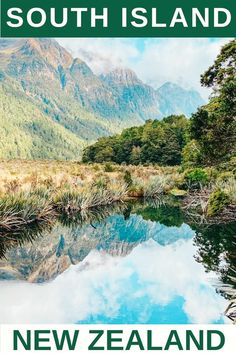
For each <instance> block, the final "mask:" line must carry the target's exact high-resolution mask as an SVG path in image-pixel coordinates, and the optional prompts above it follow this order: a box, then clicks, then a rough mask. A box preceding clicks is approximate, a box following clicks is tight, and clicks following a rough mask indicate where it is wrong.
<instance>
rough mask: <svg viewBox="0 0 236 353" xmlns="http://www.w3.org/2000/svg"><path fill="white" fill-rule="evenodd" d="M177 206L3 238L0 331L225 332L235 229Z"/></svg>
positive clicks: (129, 208) (110, 211)
mask: <svg viewBox="0 0 236 353" xmlns="http://www.w3.org/2000/svg"><path fill="white" fill-rule="evenodd" d="M196 224H197V222H195V221H193V220H189V219H188V218H187V217H186V216H185V215H184V214H183V212H182V211H181V209H180V207H179V206H178V204H176V202H171V203H167V204H165V203H163V204H155V203H146V202H145V203H137V202H132V203H128V204H121V205H116V206H113V207H110V208H104V209H102V210H97V211H94V212H92V213H89V214H83V215H80V217H78V218H74V219H73V218H72V219H67V218H61V219H60V220H57V221H55V222H53V223H52V224H51V225H50V226H48V225H47V226H42V225H40V226H37V227H35V228H30V229H26V230H25V231H24V232H23V233H22V234H4V235H1V236H0V324H4V323H57V324H58V323H117V324H119V323H126V324H127V323H128V324H130V323H135V324H144V323H147V324H155V323H168V324H170V323H173V324H187V323H202V324H207V323H224V322H227V319H226V318H225V317H224V314H223V313H224V311H225V309H226V307H227V305H228V302H227V300H226V298H224V297H223V296H222V295H221V294H220V288H221V287H222V285H223V283H225V284H227V283H228V281H229V280H228V276H229V275H230V271H231V268H232V267H233V266H234V265H235V257H234V256H233V255H232V254H233V250H234V249H233V246H235V245H234V244H233V241H232V239H233V237H234V235H235V234H236V232H235V231H236V225H235V224H229V225H207V224H203V225H196Z"/></svg>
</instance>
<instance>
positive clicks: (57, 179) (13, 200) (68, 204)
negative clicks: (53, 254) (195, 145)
mask: <svg viewBox="0 0 236 353" xmlns="http://www.w3.org/2000/svg"><path fill="white" fill-rule="evenodd" d="M227 168H228V166H227ZM231 169H232V168H231ZM234 173H235V171H234V169H232V170H231V171H230V172H225V171H224V169H223V170H214V169H212V168H206V169H200V168H195V169H187V170H182V169H181V168H179V167H159V166H155V165H150V166H125V165H124V166H120V165H114V164H110V163H107V164H92V165H86V164H80V163H77V162H57V161H16V160H14V161H2V162H0V230H7V231H11V230H17V229H19V228H22V227H24V226H25V225H27V224H32V223H33V222H50V220H51V219H52V218H53V217H54V216H56V215H57V214H67V215H72V214H75V213H79V212H83V211H85V210H89V209H93V208H96V207H101V206H108V205H111V204H113V203H115V202H124V201H126V200H127V199H129V198H147V199H148V198H160V197H161V196H162V195H168V194H169V195H172V196H174V197H178V198H180V199H181V200H182V206H183V208H184V209H185V210H186V212H188V213H189V214H190V215H191V216H193V217H199V220H201V221H203V220H206V219H207V220H209V221H212V222H218V221H219V222H220V221H225V222H227V221H232V220H233V219H234V217H235V204H236V180H235V175H234Z"/></svg>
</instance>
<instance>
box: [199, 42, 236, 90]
mask: <svg viewBox="0 0 236 353" xmlns="http://www.w3.org/2000/svg"><path fill="white" fill-rule="evenodd" d="M235 75H236V40H235V39H234V40H232V41H231V42H229V43H227V44H226V45H225V46H224V47H223V48H222V50H221V52H220V54H219V55H218V56H217V58H216V60H215V62H214V64H213V65H212V66H211V67H210V68H209V69H208V70H207V71H206V72H205V73H204V74H203V75H202V76H201V84H202V85H203V86H206V87H212V86H216V85H222V84H223V83H224V82H225V81H227V80H228V79H231V78H232V77H235Z"/></svg>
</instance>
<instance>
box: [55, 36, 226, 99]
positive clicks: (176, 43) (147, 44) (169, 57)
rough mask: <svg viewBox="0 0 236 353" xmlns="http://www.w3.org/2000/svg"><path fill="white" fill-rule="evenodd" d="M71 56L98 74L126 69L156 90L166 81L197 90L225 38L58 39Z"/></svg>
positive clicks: (202, 90)
mask: <svg viewBox="0 0 236 353" xmlns="http://www.w3.org/2000/svg"><path fill="white" fill-rule="evenodd" d="M58 41H59V42H60V44H62V45H63V46H64V47H66V48H67V49H68V50H69V51H70V52H71V53H72V54H73V56H76V57H80V58H81V59H83V60H85V61H86V62H87V63H88V64H89V65H90V67H91V68H92V69H93V71H94V72H95V73H97V74H100V73H103V72H104V71H109V70H112V69H114V68H116V67H120V66H122V67H129V68H131V69H133V70H134V71H135V72H136V73H137V75H138V76H139V77H140V78H141V79H142V80H143V81H144V82H145V83H148V84H151V85H152V86H154V87H155V88H157V87H159V86H161V85H162V84H163V83H165V82H167V81H171V82H174V83H177V84H180V85H181V86H183V87H184V88H187V89H196V90H198V91H199V92H200V93H201V94H202V96H203V97H204V98H205V99H207V97H208V96H209V94H210V91H209V90H207V89H203V88H202V87H201V86H200V75H201V74H202V73H203V72H204V71H205V70H206V69H207V68H208V67H209V65H211V64H212V63H213V61H214V59H215V57H216V55H217V54H218V53H219V51H220V48H221V46H222V45H224V44H225V43H226V42H227V41H228V39H226V38H221V39H218V38H211V39H208V38H167V39H164V38H154V39H153V38H123V39H122V38H78V39H77V38H74V39H69V38H65V39H58Z"/></svg>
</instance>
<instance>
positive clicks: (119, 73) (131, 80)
mask: <svg viewBox="0 0 236 353" xmlns="http://www.w3.org/2000/svg"><path fill="white" fill-rule="evenodd" d="M101 78H102V79H103V80H104V81H106V82H113V83H115V84H118V85H123V86H130V85H134V84H137V83H141V81H140V80H139V78H138V77H137V75H136V73H135V72H134V71H133V70H130V69H128V68H122V67H120V68H116V69H114V70H112V71H110V72H108V73H107V74H103V75H101Z"/></svg>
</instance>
